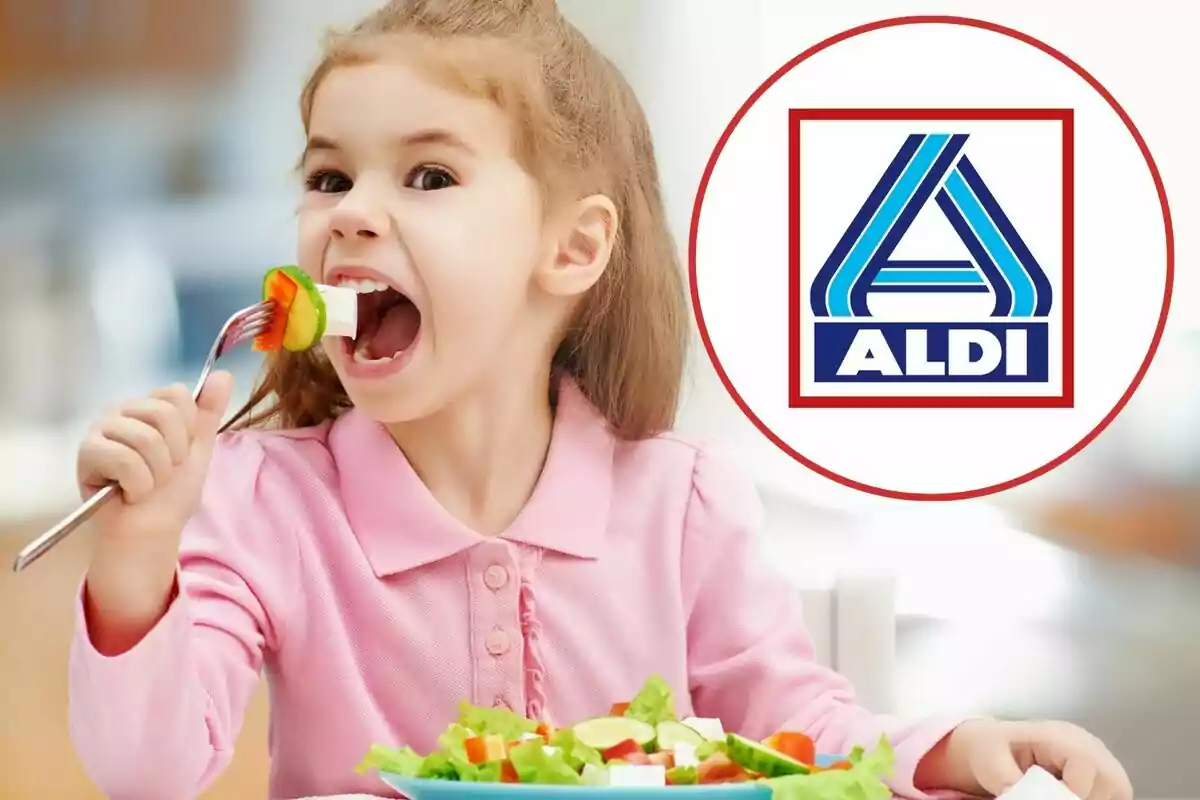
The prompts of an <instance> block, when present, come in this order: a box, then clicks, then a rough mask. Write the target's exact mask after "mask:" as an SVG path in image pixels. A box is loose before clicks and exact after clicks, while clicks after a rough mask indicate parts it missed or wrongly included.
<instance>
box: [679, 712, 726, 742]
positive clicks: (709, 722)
mask: <svg viewBox="0 0 1200 800" xmlns="http://www.w3.org/2000/svg"><path fill="white" fill-rule="evenodd" d="M683 724H684V725H687V726H688V727H689V728H691V729H692V730H694V731H695V732H696V733H698V734H700V735H701V736H703V737H704V738H705V739H708V740H710V741H719V740H721V739H724V738H725V728H724V727H723V726H722V725H721V720H719V719H716V718H714V717H688V718H687V719H685V720H684V721H683Z"/></svg>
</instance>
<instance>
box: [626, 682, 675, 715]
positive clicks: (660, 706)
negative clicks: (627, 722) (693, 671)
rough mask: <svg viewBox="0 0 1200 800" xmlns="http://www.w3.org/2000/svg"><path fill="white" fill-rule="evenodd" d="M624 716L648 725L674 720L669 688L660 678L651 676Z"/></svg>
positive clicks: (673, 705) (673, 703)
mask: <svg viewBox="0 0 1200 800" xmlns="http://www.w3.org/2000/svg"><path fill="white" fill-rule="evenodd" d="M625 716H627V717H632V718H633V719H636V720H640V721H642V722H645V723H648V724H650V725H657V724H658V723H660V722H665V721H667V720H674V719H675V701H674V700H673V699H672V697H671V686H670V684H668V683H667V682H666V681H665V680H663V679H662V677H660V676H658V675H651V676H650V678H649V680H647V681H646V683H645V684H643V686H642V688H641V690H640V691H638V693H637V694H636V695H634V697H633V699H632V700H630V701H629V708H628V709H626V710H625Z"/></svg>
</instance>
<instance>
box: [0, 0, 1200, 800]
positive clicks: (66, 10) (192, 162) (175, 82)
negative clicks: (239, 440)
mask: <svg viewBox="0 0 1200 800" xmlns="http://www.w3.org/2000/svg"><path fill="white" fill-rule="evenodd" d="M480 1H481V2H486V1H487V0H480ZM374 5H376V2H375V0H337V2H336V3H335V2H333V0H2V2H0V275H2V276H3V281H4V291H2V292H0V465H2V466H0V470H2V471H3V479H2V480H0V556H3V558H4V559H10V558H11V556H12V555H13V554H14V553H15V552H16V550H17V549H18V548H19V546H20V545H21V544H23V543H24V542H25V541H26V540H27V539H28V538H30V537H31V536H33V535H36V534H37V533H38V532H40V531H41V530H42V529H43V528H44V527H45V526H46V524H47V523H50V522H52V521H54V519H55V518H56V517H57V516H58V515H59V514H60V513H61V512H63V511H64V510H68V509H69V508H70V506H71V503H72V502H73V500H74V483H73V458H74V449H75V446H76V443H77V441H78V439H79V437H80V436H81V434H82V432H83V428H84V426H85V425H86V424H87V421H88V420H89V419H90V418H91V417H92V416H93V415H94V414H95V413H97V411H98V410H100V409H101V408H103V407H104V406H105V405H107V404H109V403H111V402H113V401H115V400H118V399H121V398H124V397H128V396H130V395H133V394H138V393H141V392H144V391H146V390H148V389H149V388H151V387H153V386H156V385H159V384H162V383H164V382H168V381H172V380H186V381H188V382H191V381H192V380H193V379H194V376H195V373H196V371H197V370H198V368H199V366H200V364H201V362H202V361H203V358H204V356H205V354H206V351H207V348H208V347H209V344H210V343H211V338H212V336H213V335H214V333H215V331H216V330H217V328H218V327H219V325H220V324H221V323H222V322H223V321H224V319H225V318H226V316H227V315H228V314H229V313H230V312H231V311H232V310H234V309H236V308H240V307H242V306H244V305H246V304H247V303H248V302H251V301H252V300H253V299H254V298H255V297H256V295H257V292H258V284H259V280H260V277H261V274H262V272H263V270H264V269H265V268H266V267H267V266H269V265H274V264H281V263H288V262H290V261H291V260H292V259H293V233H294V231H293V224H294V216H293V210H294V208H295V204H296V201H297V198H298V193H299V182H298V179H297V178H296V176H295V175H294V174H293V173H292V169H293V165H294V162H295V159H296V157H297V154H298V153H299V150H300V147H301V143H302V135H301V131H300V127H299V123H298V116H297V95H298V91H299V88H300V84H301V81H302V79H303V77H304V73H305V70H306V69H308V68H309V67H310V66H311V65H312V63H313V60H314V58H315V53H316V42H317V40H318V37H319V35H320V34H321V32H322V30H323V29H324V28H325V27H326V26H328V25H331V24H342V23H345V22H348V21H352V20H353V19H355V18H356V17H357V16H358V15H360V14H361V13H362V12H364V11H365V10H367V9H369V8H371V7H373V6H374ZM909 5H910V4H908V3H904V2H894V1H893V0H842V2H840V3H838V4H819V5H818V4H810V3H806V2H794V1H790V0H754V1H753V2H752V1H751V0H739V2H738V3H737V4H731V3H727V2H719V0H641V1H638V0H560V2H559V6H560V8H562V9H563V11H564V12H565V13H566V14H567V15H568V16H570V17H571V18H572V19H573V20H574V21H575V22H576V23H577V24H578V25H579V26H580V27H581V28H583V29H584V30H585V32H587V33H589V34H590V35H591V36H592V37H593V39H594V40H595V41H596V42H597V43H598V44H599V45H600V46H601V47H602V48H603V49H604V50H606V52H608V53H609V55H610V56H611V57H612V58H613V59H614V60H616V61H617V62H618V63H619V64H620V65H621V66H622V67H623V68H624V69H625V70H626V73H627V75H628V76H629V78H630V80H631V81H632V83H633V84H634V85H635V88H636V89H637V90H638V91H639V92H640V94H641V97H642V98H643V102H644V104H645V106H646V108H647V111H648V113H649V115H650V117H651V121H652V124H653V125H654V127H655V129H656V134H657V143H658V148H659V152H660V158H661V162H662V168H663V172H664V180H665V183H666V191H667V195H668V200H669V203H670V212H671V220H672V224H673V225H674V228H675V231H676V235H677V238H678V241H679V242H680V243H681V244H682V243H684V242H686V231H687V227H688V222H689V218H690V213H691V204H692V199H693V193H694V190H695V187H696V184H697V181H698V179H699V176H700V173H701V171H702V169H703V167H704V164H705V161H706V160H707V158H708V155H709V152H710V150H711V148H712V146H713V144H714V142H715V141H716V138H717V136H718V135H719V133H720V131H721V130H722V128H723V127H724V126H725V124H726V123H727V121H728V119H729V117H730V116H731V115H732V113H733V112H734V111H735V110H736V108H737V107H738V106H739V105H740V104H741V103H742V102H743V101H744V99H745V98H746V97H747V96H748V95H749V93H750V92H751V91H752V90H753V89H754V88H755V87H756V86H757V85H758V83H759V82H761V81H762V80H763V79H764V78H765V77H766V76H767V75H768V74H770V73H771V72H772V71H773V70H774V69H776V68H777V67H778V66H779V65H780V64H782V63H783V62H784V61H786V60H787V59H789V58H790V57H792V56H793V55H795V54H796V53H797V52H799V51H800V50H801V49H803V48H804V47H807V46H809V45H810V44H813V43H815V42H817V41H819V40H820V39H821V38H823V37H825V36H827V35H830V34H832V33H834V32H836V31H838V30H841V29H844V28H847V27H850V26H852V25H855V24H859V23H861V22H865V21H868V20H870V19H873V18H879V17H884V16H894V15H897V14H900V13H911V11H912V9H909V8H908V6H909ZM735 9H736V10H735ZM919 11H920V13H938V12H945V13H966V14H970V15H973V16H980V17H984V18H989V19H992V20H994V21H997V22H1002V23H1005V24H1008V25H1012V26H1015V27H1018V28H1021V29H1023V30H1025V31H1026V32H1028V33H1031V34H1033V35H1035V36H1039V37H1040V38H1043V39H1044V40H1047V41H1049V42H1051V43H1053V44H1055V46H1057V47H1059V48H1060V49H1063V50H1065V51H1066V52H1067V53H1068V54H1069V55H1071V56H1072V57H1073V58H1075V59H1076V60H1078V61H1079V62H1081V63H1083V64H1084V65H1085V66H1087V67H1088V68H1089V69H1090V70H1091V71H1092V72H1093V73H1094V74H1096V76H1097V77H1098V78H1099V79H1100V80H1101V81H1102V82H1104V83H1105V84H1106V85H1107V86H1108V88H1109V89H1110V90H1111V91H1112V92H1113V93H1114V94H1115V95H1116V97H1117V98H1118V99H1119V100H1120V101H1121V102H1122V103H1123V104H1124V105H1125V107H1126V109H1127V110H1128V111H1129V112H1130V114H1131V115H1132V116H1133V118H1134V119H1135V120H1137V121H1138V124H1139V126H1140V128H1141V130H1142V132H1143V133H1144V134H1145V136H1146V138H1147V140H1148V141H1149V144H1150V147H1151V148H1152V149H1153V151H1154V154H1155V156H1156V158H1157V160H1158V163H1159V166H1160V168H1161V169H1162V171H1163V174H1164V176H1165V180H1166V183H1167V189H1168V192H1169V193H1170V198H1171V202H1172V208H1173V212H1174V218H1175V233H1176V241H1177V279H1176V285H1175V300H1174V305H1173V311H1172V319H1171V324H1170V326H1169V329H1168V331H1167V336H1166V338H1165V339H1164V340H1163V344H1162V348H1161V351H1160V355H1159V357H1158V359H1157V361H1156V362H1155V364H1154V366H1153V368H1152V370H1151V372H1150V374H1149V376H1148V377H1147V379H1146V381H1145V383H1144V385H1143V387H1142V389H1141V391H1140V392H1139V393H1138V394H1137V395H1136V397H1135V398H1134V401H1133V402H1132V403H1131V404H1130V406H1129V407H1128V409H1127V411H1126V412H1125V413H1124V414H1123V415H1122V416H1121V417H1120V418H1119V419H1118V421H1117V423H1115V424H1114V425H1113V426H1111V428H1110V429H1109V430H1108V431H1106V432H1105V433H1104V434H1103V435H1102V436H1101V437H1100V438H1099V439H1097V440H1096V441H1095V443H1094V444H1093V445H1092V446H1091V447H1089V448H1088V449H1087V450H1085V451H1084V452H1083V454H1081V455H1080V456H1078V457H1077V458H1075V459H1074V460H1072V461H1071V462H1069V463H1068V465H1066V466H1064V467H1062V468H1061V469H1059V470H1057V471H1056V472H1054V473H1052V474H1051V475H1049V476H1046V477H1045V478H1042V479H1039V480H1037V481H1034V482H1033V483H1032V484H1030V485H1028V486H1025V487H1022V488H1021V489H1019V490H1015V491H1012V492H1009V493H1006V494H1004V495H1002V496H999V497H995V498H991V499H989V500H987V501H978V502H972V503H955V504H914V503H899V502H885V501H882V500H878V499H876V498H871V497H868V496H865V495H861V494H857V493H854V492H852V491H850V490H848V489H845V488H843V487H840V486H838V485H835V484H833V483H830V482H828V481H825V480H824V479H822V478H820V477H818V476H816V475H815V474H813V473H810V472H808V471H807V470H805V469H804V468H802V467H800V466H799V465H797V464H795V463H793V462H792V461H791V460H790V459H789V458H787V457H786V456H784V455H783V454H781V453H779V452H778V451H776V450H774V448H773V447H772V446H771V445H770V444H769V443H767V442H766V440H765V439H763V438H762V437H761V436H759V434H758V433H757V431H756V430H755V429H754V428H753V427H752V426H751V425H750V424H749V423H748V422H747V421H746V420H745V419H744V418H743V417H741V415H740V414H739V413H738V412H737V410H736V408H735V407H734V406H733V404H732V402H731V401H730V400H729V398H728V397H727V396H726V395H725V393H724V392H723V391H722V389H721V387H720V385H719V384H718V383H717V381H716V380H715V378H714V376H713V373H712V370H711V368H710V367H709V365H708V363H707V361H706V359H705V357H704V356H703V354H702V353H699V352H698V353H697V359H696V366H695V370H694V376H693V379H692V386H691V391H690V394H689V397H688V400H687V405H686V407H685V410H684V421H683V425H684V427H685V428H686V429H688V430H689V431H693V432H702V433H707V434H712V435H717V436H720V437H723V438H724V439H725V440H726V441H727V442H728V443H729V444H730V446H731V448H732V449H733V451H734V452H735V453H736V454H737V455H739V456H740V457H741V458H742V460H743V462H744V463H745V464H746V466H747V467H748V468H750V469H751V470H753V471H754V472H755V474H756V475H757V476H758V478H759V480H760V485H761V488H762V492H763V497H764V499H765V501H766V503H767V507H768V511H769V518H768V524H769V533H770V534H771V535H770V537H769V539H768V547H772V548H775V549H776V551H777V552H779V553H780V554H781V555H782V556H783V557H786V558H787V559H789V560H788V561H787V563H789V564H790V565H792V566H791V570H792V571H793V572H794V573H795V574H796V575H797V581H798V582H801V583H805V582H819V581H822V580H827V579H828V577H829V576H831V575H833V574H836V573H839V572H842V571H844V570H846V569H851V568H854V569H861V568H863V567H864V566H865V565H873V566H872V568H874V567H882V568H887V569H890V570H893V571H894V572H895V574H896V577H897V579H898V587H899V592H898V597H897V608H896V611H897V626H898V627H897V647H898V656H897V658H898V662H897V677H898V682H897V685H896V691H895V697H896V702H897V704H898V710H899V711H900V712H902V713H906V714H917V713H930V712H939V711H959V710H973V711H982V712H986V713H992V714H999V715H1013V716H1021V717H1059V718H1065V719H1069V720H1072V721H1076V722H1079V723H1081V724H1083V725H1085V726H1087V727H1089V728H1090V729H1092V730H1093V731H1094V732H1096V733H1097V734H1099V735H1100V736H1101V737H1102V738H1103V739H1104V740H1105V741H1106V742H1108V743H1109V745H1110V746H1111V747H1112V748H1113V749H1114V750H1115V751H1116V752H1117V753H1118V755H1119V756H1120V757H1121V758H1122V759H1123V760H1124V761H1125V763H1126V764H1127V766H1128V769H1129V770H1130V773H1131V776H1132V777H1133V780H1134V785H1135V786H1136V787H1137V789H1138V794H1139V796H1140V797H1143V798H1184V797H1196V796H1197V795H1198V794H1200V791H1198V790H1197V788H1196V785H1197V783H1200V780H1198V779H1200V767H1197V765H1196V761H1195V759H1194V757H1193V756H1192V754H1191V750H1192V747H1193V742H1194V738H1195V730H1196V726H1197V724H1198V723H1200V691H1197V689H1196V687H1197V685H1198V684H1197V680H1198V679H1200V572H1198V571H1197V566H1198V565H1200V500H1198V497H1200V303H1198V301H1197V297H1200V292H1198V291H1197V277H1196V275H1197V269H1196V267H1195V260H1196V257H1197V252H1196V236H1195V235H1194V230H1195V228H1194V225H1195V220H1196V218H1197V212H1200V202H1198V197H1197V185H1198V184H1197V178H1198V177H1200V174H1198V170H1197V160H1196V156H1195V151H1194V137H1195V134H1194V132H1195V131H1196V130H1197V122H1198V120H1197V111H1196V104H1195V103H1192V102H1186V101H1184V100H1181V98H1187V97H1191V95H1192V92H1191V91H1190V86H1185V82H1188V83H1190V81H1191V80H1192V76H1194V75H1196V74H1200V69H1198V67H1200V64H1198V63H1197V58H1198V56H1197V54H1196V53H1197V51H1196V48H1195V47H1194V44H1193V43H1192V42H1191V40H1190V38H1191V37H1192V36H1193V35H1194V31H1195V30H1196V28H1197V26H1196V23H1197V22H1200V11H1198V10H1197V7H1196V5H1195V4H1186V3H1175V2H1173V0H1153V2H1151V1H1150V0H1145V1H1144V2H1143V3H1142V4H1140V5H1139V6H1137V8H1136V10H1134V6H1133V5H1132V4H1129V3H1121V4H1118V3H1115V2H1110V3H1104V2H1089V3H1085V2H1082V0H1055V2H1054V3H1047V2H1031V1H1030V0H1012V1H1011V2H1001V0H986V2H985V0H974V1H973V2H961V1H960V0H938V1H935V0H930V1H929V2H925V3H922V4H921V8H920V9H919ZM1118 38H1121V39H1122V41H1124V42H1127V43H1128V42H1134V43H1138V46H1140V47H1141V48H1142V51H1141V53H1142V54H1141V55H1138V56H1136V57H1135V56H1134V55H1133V54H1132V53H1133V51H1132V50H1130V49H1129V46H1127V45H1120V46H1118V44H1117V43H1116V41H1117V39H1118ZM230 363H231V365H232V368H233V370H234V371H235V372H236V373H237V375H238V378H239V381H240V389H241V392H242V393H243V394H244V393H245V392H246V391H247V390H248V388H249V384H250V382H251V380H252V379H253V378H254V377H255V374H256V372H257V367H258V359H257V358H256V357H255V356H254V354H253V353H252V352H251V351H249V350H248V349H247V350H244V351H243V352H242V353H240V354H239V355H238V356H237V359H236V360H233V359H231V360H230ZM86 548H87V543H86V535H80V536H77V537H75V538H74V539H73V540H71V541H70V542H69V543H68V544H67V545H65V546H64V547H62V548H60V550H57V551H55V552H54V553H53V554H51V555H49V556H47V557H46V558H45V559H44V560H43V561H41V562H39V563H38V564H37V565H36V566H35V567H32V568H31V569H30V570H28V571H27V572H25V573H22V574H21V575H20V576H14V575H13V574H12V573H11V572H9V571H8V567H7V564H8V563H9V562H8V561H5V563H4V566H3V570H2V571H0V719H3V720H4V721H5V724H4V726H2V727H0V798H22V799H24V798H32V797H56V798H57V797H64V798H66V797H70V798H86V797H95V796H98V795H97V794H96V793H95V792H94V790H92V789H91V788H90V787H89V785H88V784H87V782H86V779H85V778H84V777H83V776H82V773H81V772H80V770H79V768H78V766H77V764H76V762H75V761H74V759H73V757H72V756H71V754H70V751H69V743H68V740H67V738H66V724H65V714H66V695H65V659H66V645H67V641H68V637H69V634H70V626H71V618H70V613H71V600H72V597H73V592H74V591H75V589H76V586H77V582H78V580H79V577H80V575H81V572H82V569H83V565H84V564H85V563H86V553H87V549H86ZM264 709H265V701H264V699H263V698H261V697H260V698H259V699H258V700H256V705H255V707H254V709H252V712H251V714H250V716H249V718H248V722H247V728H246V734H245V735H244V736H243V740H242V743H241V745H240V749H239V753H238V757H237V759H236V761H235V764H234V766H233V767H231V769H230V770H229V771H228V772H227V774H226V775H225V777H223V778H222V780H221V782H220V783H219V784H218V785H217V786H216V787H214V789H213V790H212V791H211V792H210V793H209V795H207V796H208V797H209V798H218V797H222V798H224V797H230V798H232V797H250V796H265V770H264V766H263V758H264V755H265V748H264V744H263V741H264V740H263V736H264V723H263V720H264V718H265V717H264V713H265V712H264ZM14 720H15V721H14Z"/></svg>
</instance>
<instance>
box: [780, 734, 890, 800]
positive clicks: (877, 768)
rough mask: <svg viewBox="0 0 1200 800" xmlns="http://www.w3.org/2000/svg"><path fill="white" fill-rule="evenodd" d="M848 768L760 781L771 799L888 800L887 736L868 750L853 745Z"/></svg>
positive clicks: (888, 754) (888, 748)
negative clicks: (885, 781) (766, 787)
mask: <svg viewBox="0 0 1200 800" xmlns="http://www.w3.org/2000/svg"><path fill="white" fill-rule="evenodd" d="M847 760H848V761H849V762H850V763H851V764H852V766H851V768H850V769H848V770H827V771H824V772H817V773H815V774H812V775H787V776H785V777H782V778H769V779H766V780H764V781H763V783H765V784H766V785H767V786H768V787H770V789H771V792H772V800H891V798H892V790H891V789H889V788H888V787H887V784H885V783H884V782H883V779H884V778H886V777H888V776H890V775H891V772H892V766H893V764H894V762H895V753H894V751H893V750H892V746H891V744H890V743H889V742H888V740H887V738H886V737H880V740H879V744H878V745H876V747H875V749H874V750H872V751H871V752H870V753H865V752H864V751H863V748H861V747H856V748H854V750H852V751H851V752H850V754H849V756H848V757H847Z"/></svg>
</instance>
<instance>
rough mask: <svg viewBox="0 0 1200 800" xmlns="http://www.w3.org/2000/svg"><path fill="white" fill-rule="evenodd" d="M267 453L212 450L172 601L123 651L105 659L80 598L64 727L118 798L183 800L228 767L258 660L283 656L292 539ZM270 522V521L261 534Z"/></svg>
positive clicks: (293, 561) (222, 446) (231, 446)
mask: <svg viewBox="0 0 1200 800" xmlns="http://www.w3.org/2000/svg"><path fill="white" fill-rule="evenodd" d="M263 462H264V454H263V450H262V447H261V445H260V444H259V443H257V442H255V441H254V440H253V439H252V438H250V436H249V435H246V434H233V435H231V436H228V437H225V438H223V439H222V441H220V442H219V443H218V445H217V448H216V452H215V454H214V457H213V463H212V468H211V470H210V472H209V478H208V482H207V484H206V486H205V490H204V497H203V500H202V503H201V508H200V510H199V511H198V513H197V514H196V515H195V516H194V517H193V519H192V520H191V522H190V523H189V524H188V526H187V528H186V530H185V531H184V535H183V541H182V545H181V550H180V558H179V567H178V571H177V578H176V592H175V596H174V599H173V600H172V602H171V604H170V606H169V608H168V610H167V612H166V614H165V615H164V616H163V617H162V619H160V620H159V622H158V623H157V624H156V626H155V627H154V628H153V629H152V630H151V631H150V632H149V633H148V634H147V635H146V636H145V637H144V638H143V639H142V640H141V641H140V642H138V644H137V645H135V646H134V647H133V648H131V649H130V650H128V651H126V652H124V653H122V654H120V655H117V656H114V657H106V656H103V655H101V654H100V653H99V652H97V651H96V650H95V648H94V647H93V646H92V643H91V641H90V640H89V638H88V634H87V625H86V621H85V619H84V610H83V589H82V587H81V590H80V593H79V595H78V597H77V598H76V634H75V639H74V641H73V643H72V648H71V655H70V664H69V672H68V675H69V689H70V726H71V735H72V739H73V741H74V744H75V747H76V750H77V751H78V753H79V756H80V758H81V760H82V762H83V764H84V767H85V769H86V770H87V772H88V774H89V776H90V777H91V778H92V780H93V781H94V782H95V783H96V784H97V785H98V786H99V787H100V789H101V790H102V791H103V792H104V794H105V795H106V796H107V797H110V798H113V800H142V799H143V798H145V799H146V800H151V799H152V800H176V799H178V800H186V799H187V798H193V797H195V796H197V795H198V794H200V793H201V792H202V791H203V790H204V789H205V788H206V787H207V786H208V785H209V784H210V783H211V782H212V781H213V780H214V779H215V778H216V777H217V776H218V775H219V774H220V772H221V771H222V770H223V769H224V768H225V767H226V766H227V764H228V763H229V760H230V759H231V757H232V749H233V745H234V741H235V740H236V738H237V735H238V733H239V731H240V728H241V725H242V721H243V716H244V713H245V710H246V708H247V706H248V704H249V701H250V699H251V697H252V695H253V693H254V691H255V689H256V687H257V684H258V682H259V677H260V673H261V669H262V666H263V660H264V654H265V652H269V651H271V650H274V649H276V648H277V647H278V640H279V638H280V637H281V635H282V633H281V630H280V622H279V620H277V619H275V618H274V617H273V615H272V613H271V612H270V611H269V609H278V608H281V607H282V604H281V600H282V597H283V596H284V595H285V593H286V591H287V589H286V587H287V585H288V584H289V583H290V584H291V585H293V586H294V585H295V583H294V581H295V570H296V569H297V563H298V558H297V551H296V548H295V544H294V539H291V538H290V537H289V536H288V535H287V534H288V533H289V531H287V530H281V529H280V528H281V527H285V526H286V523H285V522H281V521H280V520H279V519H278V517H277V515H276V514H274V513H273V509H272V508H271V503H270V502H264V501H263V497H264V495H270V494H271V492H270V490H269V488H268V487H264V485H263V484H264V483H265V482H267V478H266V477H265V476H264V474H263V471H262V467H263ZM267 519H271V520H274V521H275V522H276V524H272V525H268V524H266V523H265V520H267Z"/></svg>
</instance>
